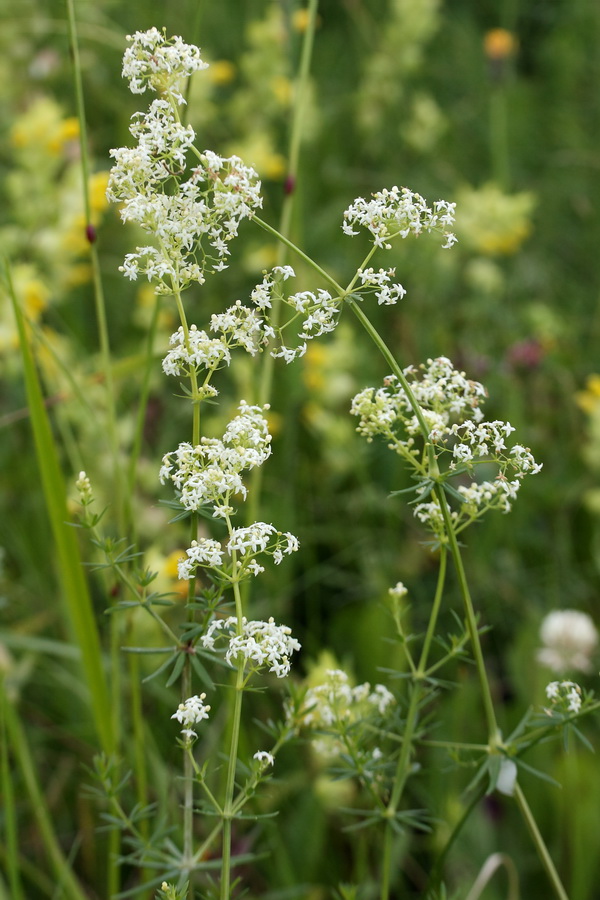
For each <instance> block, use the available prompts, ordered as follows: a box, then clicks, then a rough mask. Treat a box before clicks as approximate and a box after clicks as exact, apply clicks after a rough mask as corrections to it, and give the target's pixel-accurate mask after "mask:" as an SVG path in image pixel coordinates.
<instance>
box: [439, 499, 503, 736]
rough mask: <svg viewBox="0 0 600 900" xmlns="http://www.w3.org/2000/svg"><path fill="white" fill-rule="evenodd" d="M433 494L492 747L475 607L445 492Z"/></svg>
mask: <svg viewBox="0 0 600 900" xmlns="http://www.w3.org/2000/svg"><path fill="white" fill-rule="evenodd" d="M435 495H436V497H437V500H438V502H439V504H440V509H441V511H442V516H443V519H444V528H445V531H446V538H447V540H448V544H449V546H450V553H451V554H452V560H453V562H454V568H455V571H456V577H457V578H458V584H459V589H460V593H461V596H462V600H463V604H464V608H465V616H466V620H467V629H468V632H469V637H470V639H471V647H472V650H473V657H474V659H475V666H476V668H477V674H478V676H479V685H480V688H481V694H482V698H483V705H484V709H485V717H486V721H487V727H488V737H489V741H490V747H494V746H495V745H496V744H497V743H498V739H499V736H498V725H497V722H496V713H495V711H494V701H493V699H492V693H491V690H490V683H489V680H488V677H487V671H486V668H485V662H484V659H483V651H482V649H481V641H480V640H479V628H478V625H477V616H476V615H475V609H474V608H473V601H472V599H471V593H470V591H469V585H468V583H467V576H466V574H465V568H464V565H463V561H462V555H461V552H460V547H459V545H458V540H457V538H456V535H455V533H454V529H453V525H452V518H451V515H450V508H449V506H448V500H447V499H446V494H445V493H444V489H443V488H442V487H441V485H436V487H435Z"/></svg>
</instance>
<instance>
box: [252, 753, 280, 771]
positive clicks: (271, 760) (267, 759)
mask: <svg viewBox="0 0 600 900" xmlns="http://www.w3.org/2000/svg"><path fill="white" fill-rule="evenodd" d="M252 759H256V760H257V761H258V764H259V768H260V769H261V770H263V769H266V768H267V767H268V766H274V765H275V757H274V756H273V754H272V753H269V752H268V750H257V751H256V753H255V754H254V756H253V757H252Z"/></svg>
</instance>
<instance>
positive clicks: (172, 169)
mask: <svg viewBox="0 0 600 900" xmlns="http://www.w3.org/2000/svg"><path fill="white" fill-rule="evenodd" d="M179 51H181V60H180V62H179V63H178V62H177V53H179ZM128 54H129V55H128ZM161 66H164V68H161ZM204 67H205V65H204V63H202V61H201V60H200V56H199V51H198V49H197V48H195V47H193V48H192V47H189V46H188V45H187V44H183V42H181V39H180V38H173V39H172V40H171V41H169V40H167V38H166V37H165V36H164V35H163V34H161V32H159V31H157V30H156V29H151V30H150V31H149V32H146V33H145V34H143V33H138V34H137V35H135V36H134V39H133V46H132V47H130V48H129V49H128V51H126V65H125V66H124V74H126V75H127V77H130V81H131V84H132V85H133V86H134V88H135V92H136V93H141V92H142V91H143V90H145V87H146V85H148V86H150V87H151V88H153V89H154V90H161V91H163V93H164V96H163V97H161V98H158V99H156V100H154V101H153V102H152V103H151V105H150V108H149V110H148V111H147V112H146V113H145V114H144V113H136V114H135V115H134V116H133V121H132V124H131V126H130V132H131V134H132V135H133V137H134V138H136V140H137V146H136V147H135V148H133V149H131V148H128V147H122V148H118V149H116V150H111V156H112V157H113V158H114V160H115V164H114V166H113V168H112V170H111V175H110V180H109V185H108V190H107V197H108V199H109V200H112V201H114V202H118V203H121V218H122V219H123V221H125V222H134V223H136V224H137V225H139V226H140V227H141V228H142V229H143V230H144V231H145V232H146V233H148V234H150V235H152V237H153V238H154V239H155V241H156V246H147V247H138V248H137V249H136V251H135V253H128V254H127V256H126V257H125V260H124V263H123V265H122V266H121V271H122V272H123V274H124V275H125V276H126V277H127V278H130V279H133V280H135V279H137V278H138V276H139V275H146V276H147V278H148V280H149V281H153V282H155V286H156V290H157V291H158V292H159V293H172V292H173V291H181V290H183V289H184V288H186V287H187V286H188V285H189V284H190V283H191V282H194V281H195V282H199V283H200V284H201V283H203V281H204V278H205V273H206V272H207V271H208V270H212V271H220V270H221V269H224V268H227V266H226V263H225V259H226V257H227V256H228V255H229V252H230V251H229V246H228V245H229V242H230V241H232V240H233V239H234V238H235V237H236V235H237V233H238V228H239V225H240V222H241V221H242V219H245V218H251V217H252V216H253V215H254V211H255V210H256V209H257V208H258V207H260V206H261V205H262V199H261V196H260V181H259V180H258V176H257V174H256V172H255V171H254V170H253V169H251V168H249V167H247V166H245V165H244V164H243V162H242V160H241V159H239V157H237V156H232V157H230V158H223V157H220V156H218V155H217V154H216V153H214V152H213V151H211V150H205V151H204V153H200V154H198V156H199V160H198V162H197V164H196V166H195V168H193V169H192V170H191V173H190V175H189V178H187V180H186V179H184V178H183V176H184V173H185V171H186V167H187V155H188V152H189V151H190V150H191V149H192V147H193V142H194V140H195V137H196V135H195V133H194V130H193V128H192V127H191V125H187V126H184V125H182V124H181V122H180V120H179V115H178V112H177V102H180V101H181V99H182V98H181V95H180V94H179V93H178V91H177V90H176V89H175V85H176V84H177V82H178V80H179V78H180V77H182V76H183V75H188V74H190V72H191V71H193V70H194V69H195V68H204ZM205 244H207V245H208V246H205Z"/></svg>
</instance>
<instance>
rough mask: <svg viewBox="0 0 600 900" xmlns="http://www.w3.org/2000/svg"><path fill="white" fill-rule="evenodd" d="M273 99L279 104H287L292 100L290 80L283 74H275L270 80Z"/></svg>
mask: <svg viewBox="0 0 600 900" xmlns="http://www.w3.org/2000/svg"><path fill="white" fill-rule="evenodd" d="M271 88H272V90H273V93H274V95H275V99H276V100H277V102H278V103H280V104H281V106H289V105H290V103H291V100H292V82H291V81H290V79H289V78H286V77H285V75H276V76H275V78H273V80H272V81H271Z"/></svg>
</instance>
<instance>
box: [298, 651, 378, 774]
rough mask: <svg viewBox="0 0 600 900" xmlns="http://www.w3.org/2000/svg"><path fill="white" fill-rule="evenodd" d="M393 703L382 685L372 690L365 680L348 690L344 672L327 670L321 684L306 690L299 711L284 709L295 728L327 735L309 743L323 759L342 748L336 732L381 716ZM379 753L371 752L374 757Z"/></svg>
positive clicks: (347, 678)
mask: <svg viewBox="0 0 600 900" xmlns="http://www.w3.org/2000/svg"><path fill="white" fill-rule="evenodd" d="M393 703H395V700H394V696H393V694H392V693H390V691H389V690H388V689H387V688H386V687H385V686H384V685H383V684H376V685H375V686H374V687H373V688H371V685H370V684H369V682H368V681H366V682H364V684H359V685H356V687H352V686H351V684H350V679H349V677H348V675H347V674H346V672H344V671H342V670H341V669H327V671H326V673H325V680H324V681H323V683H322V684H319V685H316V686H315V687H310V688H309V689H308V690H307V692H306V694H305V696H304V699H303V701H302V706H301V708H300V710H299V711H297V712H294V710H293V709H292V707H291V706H289V705H288V706H287V707H286V717H287V720H288V723H291V722H292V718H293V720H294V721H293V724H294V725H295V726H296V727H300V728H310V729H312V730H314V731H316V732H317V733H318V732H321V733H322V732H329V734H326V735H325V736H321V737H319V738H317V739H316V740H314V741H313V743H314V746H315V749H316V750H317V752H319V753H320V754H322V755H323V756H326V757H332V756H336V755H338V754H339V753H341V752H343V751H344V749H345V747H344V744H343V743H342V741H341V740H339V739H338V738H337V737H336V732H342V731H343V732H345V733H349V730H350V726H357V725H359V724H360V723H362V722H365V721H366V720H368V719H369V718H372V717H373V716H374V715H380V716H383V715H385V713H386V712H387V711H388V709H389V708H390V706H391V705H392V704H393ZM380 754H381V751H377V753H375V751H374V753H373V756H374V758H378V757H379V755H380Z"/></svg>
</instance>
